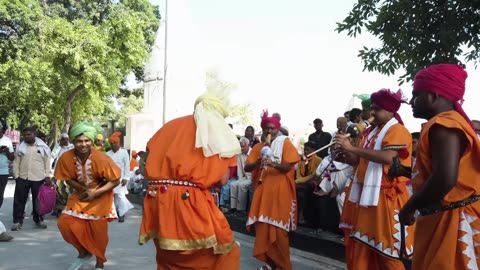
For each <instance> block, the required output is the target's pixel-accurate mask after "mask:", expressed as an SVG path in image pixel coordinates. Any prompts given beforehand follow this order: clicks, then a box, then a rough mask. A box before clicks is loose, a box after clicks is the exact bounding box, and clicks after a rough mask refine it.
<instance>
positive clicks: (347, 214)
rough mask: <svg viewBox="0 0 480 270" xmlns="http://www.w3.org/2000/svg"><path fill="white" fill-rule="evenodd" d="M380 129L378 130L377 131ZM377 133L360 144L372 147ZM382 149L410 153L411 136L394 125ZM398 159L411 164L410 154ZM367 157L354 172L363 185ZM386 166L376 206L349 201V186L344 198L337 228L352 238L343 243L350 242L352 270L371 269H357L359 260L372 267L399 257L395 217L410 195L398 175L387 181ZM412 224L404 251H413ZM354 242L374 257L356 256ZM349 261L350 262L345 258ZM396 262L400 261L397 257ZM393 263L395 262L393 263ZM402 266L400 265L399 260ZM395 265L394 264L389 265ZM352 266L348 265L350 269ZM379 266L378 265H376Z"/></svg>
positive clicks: (404, 181) (361, 159)
mask: <svg viewBox="0 0 480 270" xmlns="http://www.w3.org/2000/svg"><path fill="white" fill-rule="evenodd" d="M379 132H380V130H378V131H377V134H378V133H379ZM375 140H376V136H373V137H372V139H371V141H370V142H368V141H367V136H365V137H364V138H363V139H362V140H360V142H359V143H360V145H362V146H363V145H365V143H366V146H365V147H366V148H368V149H373V147H374V145H375ZM382 149H392V150H397V151H399V152H400V151H402V153H407V152H408V153H411V152H412V137H411V135H410V132H409V131H408V130H407V129H406V128H405V127H404V126H403V125H401V124H395V125H393V126H392V127H391V128H390V129H389V130H388V131H387V133H386V134H385V137H384V139H383V142H382ZM399 158H400V162H401V163H402V164H403V165H405V166H411V162H412V161H411V155H410V154H408V155H404V154H402V155H401V156H400V155H399ZM368 162H369V161H368V160H365V159H363V158H360V160H359V163H358V165H357V168H356V175H357V177H358V181H359V183H360V184H361V185H362V184H363V182H364V178H365V173H366V170H367V166H368ZM387 172H388V165H384V166H383V177H382V183H381V186H382V187H381V190H380V196H379V201H378V205H377V206H376V207H362V206H360V205H358V204H356V203H353V202H351V201H349V195H350V191H351V188H349V189H348V192H347V196H346V199H345V200H346V201H345V204H344V208H343V213H342V218H341V223H340V227H343V229H344V231H345V232H346V233H350V237H352V238H353V241H347V242H346V244H349V245H353V247H352V246H349V247H347V249H346V252H347V254H346V255H347V265H349V266H350V267H351V266H353V269H374V268H368V267H367V268H360V265H363V263H362V262H361V260H371V261H369V262H368V261H367V262H365V265H369V264H371V267H381V265H377V266H374V265H375V264H376V263H378V262H380V261H381V260H380V259H378V258H379V257H384V259H386V258H390V259H392V258H393V259H398V258H399V252H400V240H401V237H400V230H399V228H400V223H399V219H398V212H399V211H400V209H402V207H403V205H404V204H405V203H406V202H407V201H408V199H409V197H410V195H409V194H408V191H407V189H406V182H407V181H408V179H407V178H405V177H399V178H396V179H393V181H392V180H390V179H389V178H388V176H387ZM414 227H415V226H409V227H407V228H406V230H407V232H406V248H407V253H408V254H411V253H412V251H413V235H414ZM357 244H362V245H366V248H368V249H371V251H372V252H374V253H378V255H375V256H367V257H365V256H359V255H358V253H359V252H364V251H363V250H360V249H359V248H358V246H357ZM348 260H350V261H348ZM398 262H400V261H399V260H398ZM393 265H396V264H393ZM399 265H401V266H402V268H391V269H403V264H402V263H401V262H400V264H399ZM392 267H394V266H392ZM349 269H351V268H349ZM378 269H380V268H378ZM385 269H387V268H385Z"/></svg>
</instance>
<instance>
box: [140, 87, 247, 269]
mask: <svg viewBox="0 0 480 270" xmlns="http://www.w3.org/2000/svg"><path fill="white" fill-rule="evenodd" d="M226 116H227V112H226V110H225V107H224V105H223V102H222V101H221V100H220V99H219V98H216V97H214V96H209V95H204V96H201V97H199V98H198V99H197V101H196V102H195V112H194V115H188V116H184V117H180V118H177V119H174V120H172V121H170V122H168V123H166V124H165V125H164V126H163V127H162V128H161V129H160V130H158V132H157V133H156V134H155V135H154V136H153V137H152V138H151V139H150V141H149V142H148V144H147V151H148V157H147V161H146V167H145V170H146V172H145V173H146V178H147V179H149V180H150V181H149V186H148V189H147V196H146V197H145V200H144V215H143V220H142V225H141V227H140V239H139V242H140V244H143V243H146V242H147V241H148V240H150V239H153V240H154V243H155V247H156V250H157V256H156V259H157V269H158V270H163V269H205V270H206V269H218V270H223V269H232V270H238V269H240V249H239V247H238V245H237V244H236V242H235V239H234V236H233V233H232V231H231V229H230V226H229V224H228V222H227V220H226V219H225V216H224V215H223V213H222V212H221V211H220V210H219V208H218V207H217V205H216V204H215V202H214V199H213V196H212V194H211V193H210V191H209V189H210V188H211V187H213V186H216V185H218V184H219V183H222V184H225V183H226V182H227V181H228V173H229V171H230V170H229V168H230V167H234V166H236V161H237V157H236V155H237V154H239V153H240V143H239V142H238V140H237V138H236V136H235V134H234V133H233V131H232V130H231V128H230V127H229V126H228V125H227V124H226V122H225V120H224V118H225V117H226Z"/></svg>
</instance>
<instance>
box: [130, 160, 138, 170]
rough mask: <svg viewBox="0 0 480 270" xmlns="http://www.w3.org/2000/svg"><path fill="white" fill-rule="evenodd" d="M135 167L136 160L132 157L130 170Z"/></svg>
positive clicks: (136, 164) (136, 165)
mask: <svg viewBox="0 0 480 270" xmlns="http://www.w3.org/2000/svg"><path fill="white" fill-rule="evenodd" d="M135 167H138V161H137V160H136V159H135V158H133V157H132V158H131V159H130V171H133V170H134V169H135Z"/></svg>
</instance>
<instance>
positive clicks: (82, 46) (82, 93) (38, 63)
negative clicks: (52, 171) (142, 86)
mask: <svg viewBox="0 0 480 270" xmlns="http://www.w3.org/2000/svg"><path fill="white" fill-rule="evenodd" d="M158 23H159V13H158V9H157V8H155V7H153V6H152V5H151V4H150V3H149V2H148V0H123V1H113V0H86V1H73V0H44V1H40V3H39V1H33V0H6V1H2V2H0V85H2V87H1V88H0V98H1V100H2V101H4V104H3V105H4V106H2V108H0V113H2V114H3V115H5V114H6V115H9V117H8V119H9V122H11V123H13V124H14V125H13V126H17V127H18V126H25V125H36V126H39V127H41V128H42V129H43V130H44V131H45V132H48V131H50V130H51V129H52V128H54V129H56V127H60V126H62V127H63V128H62V130H63V131H65V132H66V131H68V129H69V127H70V125H71V123H72V122H73V121H76V120H80V119H87V120H88V119H93V118H98V117H100V116H101V115H102V114H103V112H104V110H105V108H106V107H107V105H109V104H111V100H109V99H110V97H112V96H114V95H116V94H117V93H118V91H119V89H120V87H121V85H122V83H123V81H124V79H125V78H126V76H127V75H128V74H129V73H130V72H134V73H135V74H136V75H137V78H141V77H142V76H143V64H144V62H145V60H146V59H147V57H148V53H149V51H150V47H151V45H152V43H153V40H154V37H155V32H156V29H157V28H158ZM5 101H8V102H5Z"/></svg>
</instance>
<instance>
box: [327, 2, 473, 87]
mask: <svg viewBox="0 0 480 270" xmlns="http://www.w3.org/2000/svg"><path fill="white" fill-rule="evenodd" d="M479 21H480V1H478V0H475V1H472V0H452V1H447V0H438V1H437V0H429V1H421V0H399V1H396V0H385V1H380V0H359V1H358V2H357V3H356V4H355V5H354V6H353V9H352V10H351V11H350V13H349V14H348V16H347V17H346V18H345V19H344V20H343V21H342V22H340V23H337V29H336V30H337V31H338V32H339V33H340V32H347V34H348V35H349V36H351V37H356V36H357V35H359V34H361V33H362V29H363V30H366V31H367V32H369V33H371V34H372V35H374V36H376V37H378V38H379V39H380V40H381V42H382V46H381V47H379V48H368V47H363V49H361V50H360V52H359V56H360V58H361V59H362V62H363V64H364V70H368V71H378V72H380V73H383V74H386V75H392V74H393V73H394V72H395V71H396V70H398V69H399V68H403V69H405V71H406V73H405V74H404V75H402V76H401V77H400V80H399V81H400V82H401V83H403V82H404V81H406V80H412V79H413V76H415V74H416V72H417V71H418V70H419V69H422V68H425V67H427V66H429V65H431V64H437V63H458V64H460V63H461V62H462V60H463V59H464V60H465V61H472V62H474V64H475V66H477V64H478V61H479V58H480V24H479V23H478V22H479Z"/></svg>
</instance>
